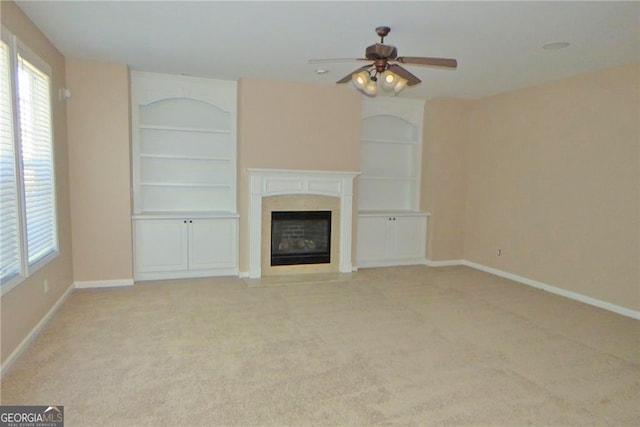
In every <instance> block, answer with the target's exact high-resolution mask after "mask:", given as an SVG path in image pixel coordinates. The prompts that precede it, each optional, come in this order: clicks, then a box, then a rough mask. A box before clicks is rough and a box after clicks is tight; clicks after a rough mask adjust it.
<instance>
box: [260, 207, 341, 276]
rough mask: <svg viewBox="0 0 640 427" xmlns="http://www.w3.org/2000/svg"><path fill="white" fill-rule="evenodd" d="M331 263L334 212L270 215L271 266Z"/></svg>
mask: <svg viewBox="0 0 640 427" xmlns="http://www.w3.org/2000/svg"><path fill="white" fill-rule="evenodd" d="M330 262H331V211H274V212H271V265H272V266H275V265H300V264H328V263H330Z"/></svg>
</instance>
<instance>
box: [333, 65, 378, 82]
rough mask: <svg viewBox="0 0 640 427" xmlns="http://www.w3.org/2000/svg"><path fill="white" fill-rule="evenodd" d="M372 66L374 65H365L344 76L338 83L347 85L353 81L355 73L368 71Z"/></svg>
mask: <svg viewBox="0 0 640 427" xmlns="http://www.w3.org/2000/svg"><path fill="white" fill-rule="evenodd" d="M372 66H373V64H369V65H364V66H362V67H360V68H358V69H357V70H354V71H352V72H350V73H349V74H347V75H346V76H344V77H343V78H341V79H340V80H338V81H337V82H336V83H347V82H349V81H351V76H353V75H354V74H355V73H359V72H360V71H364V70H367V69H369V68H371V67H372Z"/></svg>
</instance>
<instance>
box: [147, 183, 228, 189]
mask: <svg viewBox="0 0 640 427" xmlns="http://www.w3.org/2000/svg"><path fill="white" fill-rule="evenodd" d="M140 185H141V186H144V187H202V188H209V187H211V188H228V187H232V185H231V184H212V183H207V184H193V183H180V182H141V183H140Z"/></svg>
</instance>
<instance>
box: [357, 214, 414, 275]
mask: <svg viewBox="0 0 640 427" xmlns="http://www.w3.org/2000/svg"><path fill="white" fill-rule="evenodd" d="M426 244H427V216H426V214H420V213H415V214H414V213H410V214H408V213H406V212H403V213H398V214H396V215H394V214H393V213H391V214H385V215H383V214H365V215H359V216H358V267H363V268H365V267H383V266H391V265H409V264H420V263H422V262H424V260H425V247H426Z"/></svg>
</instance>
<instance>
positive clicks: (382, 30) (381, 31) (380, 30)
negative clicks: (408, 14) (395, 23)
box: [376, 27, 391, 43]
mask: <svg viewBox="0 0 640 427" xmlns="http://www.w3.org/2000/svg"><path fill="white" fill-rule="evenodd" d="M389 31H391V28H389V27H376V34H377V35H378V36H379V37H380V43H384V38H385V37H387V34H389Z"/></svg>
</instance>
